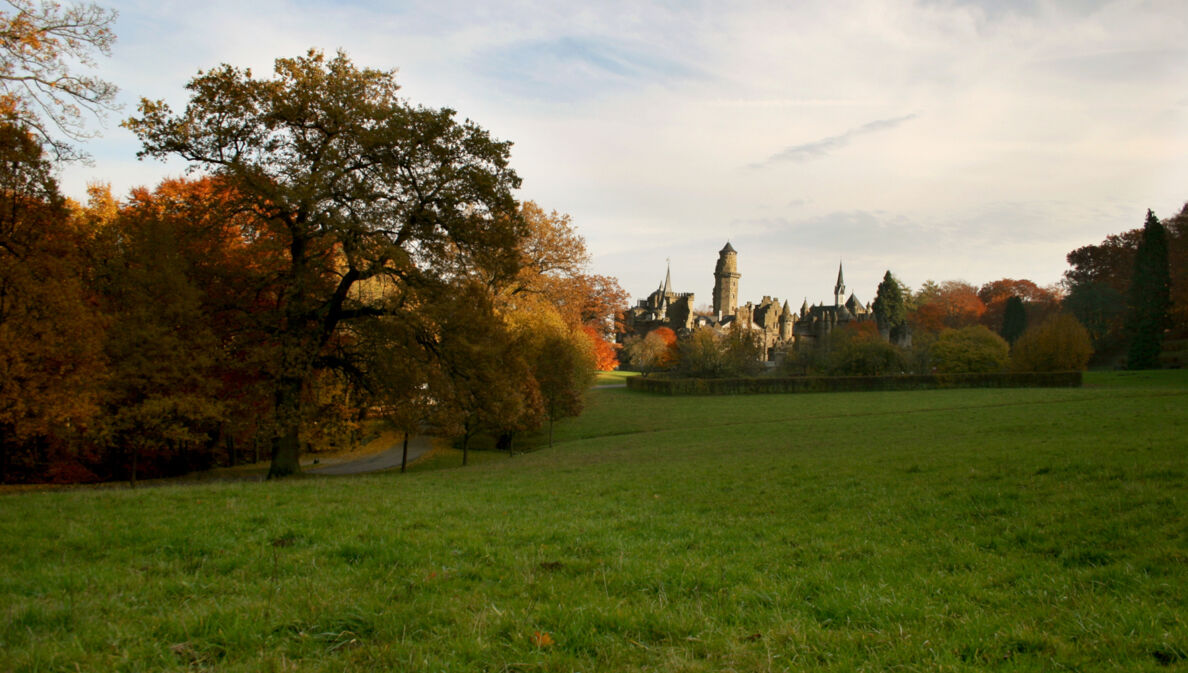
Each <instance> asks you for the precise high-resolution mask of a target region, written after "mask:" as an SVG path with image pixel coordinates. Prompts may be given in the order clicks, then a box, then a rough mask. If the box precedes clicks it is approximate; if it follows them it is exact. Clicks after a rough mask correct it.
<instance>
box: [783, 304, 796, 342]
mask: <svg viewBox="0 0 1188 673" xmlns="http://www.w3.org/2000/svg"><path fill="white" fill-rule="evenodd" d="M792 324H793V320H792V309H790V308H788V300H787V299H785V300H784V307H783V311H782V312H781V313H780V340H781V341H788V340H789V339H791V338H792Z"/></svg>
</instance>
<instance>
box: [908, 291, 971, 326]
mask: <svg viewBox="0 0 1188 673" xmlns="http://www.w3.org/2000/svg"><path fill="white" fill-rule="evenodd" d="M985 312H986V305H985V304H984V303H983V302H982V300H981V299H980V298H979V297H978V290H977V288H976V287H974V286H973V285H970V284H969V283H966V282H963V281H959V280H950V281H945V282H944V283H941V284H940V285H939V286H937V287H936V288H934V289H932V290H931V291H930V292H929V293H928V296H927V298H925V299H924V301H922V302H921V303H920V305H919V306H917V307H916V310H915V311H913V312H912V314H911V315H910V316H909V318H908V320H909V322H910V323H911V324H912V328H913V329H915V330H922V331H926V332H933V333H937V332H940V331H941V330H943V329H946V328H948V329H960V328H962V327H967V326H969V325H975V324H977V323H978V321H979V319H980V318H981V317H982V315H983V314H984V313H985Z"/></svg>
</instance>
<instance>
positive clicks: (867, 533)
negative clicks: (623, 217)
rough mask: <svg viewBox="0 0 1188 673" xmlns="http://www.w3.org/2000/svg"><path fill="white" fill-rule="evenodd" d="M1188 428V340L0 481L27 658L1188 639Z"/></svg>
mask: <svg viewBox="0 0 1188 673" xmlns="http://www.w3.org/2000/svg"><path fill="white" fill-rule="evenodd" d="M1186 430H1188V373H1185V372H1181V371H1165V372H1144V373H1108V374H1089V375H1087V376H1086V385H1085V387H1084V388H1078V389H1021V390H945V391H915V392H870V393H838V394H817V395H763V396H739V397H676V398H673V397H661V396H649V395H646V394H643V393H634V392H629V391H627V390H625V389H600V390H593V391H591V392H590V393H589V409H588V410H587V412H586V413H585V414H584V415H583V416H582V417H580V418H577V419H571V420H567V421H565V422H562V423H559V424H558V425H557V427H556V431H555V445H554V447H553V448H551V449H543V448H542V449H539V450H536V451H534V452H531V453H526V454H521V455H516V456H515V457H512V458H508V457H506V456H502V455H496V454H490V453H484V452H480V454H479V455H480V459H478V460H475V461H474V464H472V465H471V466H469V467H467V468H456V467H453V465H455V464H456V463H455V461H454V460H453V458H455V457H456V456H451V455H448V454H447V455H439V456H437V457H436V458H434V459H431V460H429V461H426V462H425V463H423V464H421V465H420V466H418V469H416V470H413V471H412V472H410V473H408V474H405V475H401V474H398V473H383V474H376V475H369V476H359V477H320V478H313V477H308V478H303V479H295V480H290V481H286V482H281V483H246V482H241V483H226V484H200V485H188V486H174V487H158V488H143V489H137V490H135V491H132V490H111V489H107V490H79V491H72V492H50V493H25V494H17V495H6V496H0V568H3V571H0V670H3V671H75V670H84V671H87V670H114V671H148V670H178V671H181V670H211V671H215V670H217V671H285V670H301V671H373V670H401V671H626V670H649V671H730V670H734V671H784V670H793V671H800V670H806V671H860V670H869V671H876V670H901V671H942V670H943V671H980V670H988V669H989V670H1001V671H1051V670H1065V669H1067V670H1081V671H1099V670H1100V671H1144V670H1146V671H1163V670H1175V669H1181V670H1182V669H1184V668H1188V623H1186V620H1188V519H1186V517H1185V512H1186V504H1188V480H1186V479H1185V477H1186V476H1188V440H1186V439H1185V432H1186ZM536 442H537V444H538V445H539V438H537V439H536Z"/></svg>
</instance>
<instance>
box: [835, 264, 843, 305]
mask: <svg viewBox="0 0 1188 673" xmlns="http://www.w3.org/2000/svg"><path fill="white" fill-rule="evenodd" d="M844 296H846V281H845V280H844V279H843V278H842V265H841V262H838V263H837V285H834V286H833V305H834V306H841V305H842V297H844Z"/></svg>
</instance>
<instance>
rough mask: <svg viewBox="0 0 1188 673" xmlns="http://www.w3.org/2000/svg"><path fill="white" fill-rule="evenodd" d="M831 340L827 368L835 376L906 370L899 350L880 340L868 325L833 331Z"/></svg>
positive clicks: (877, 333)
mask: <svg viewBox="0 0 1188 673" xmlns="http://www.w3.org/2000/svg"><path fill="white" fill-rule="evenodd" d="M831 339H832V340H833V343H832V349H831V350H830V352H829V360H828V368H829V373H830V374H833V375H835V376H879V375H882V374H898V373H900V372H902V371H903V370H904V369H905V368H906V367H907V360H906V358H905V357H904V355H903V351H901V350H900V349H899V348H898V347H897V346H895V345H894V344H892V343H889V342H886V341H883V339H882V337H881V336H880V335H879V330H878V329H877V328H876V327H875V326H874V325H872V324H870V323H859V324H856V325H850V326H847V327H846V328H844V329H841V330H838V331H836V332H834V333H833V335H832V336H831Z"/></svg>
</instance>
